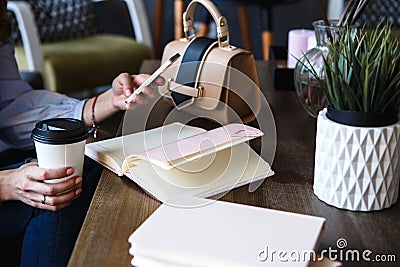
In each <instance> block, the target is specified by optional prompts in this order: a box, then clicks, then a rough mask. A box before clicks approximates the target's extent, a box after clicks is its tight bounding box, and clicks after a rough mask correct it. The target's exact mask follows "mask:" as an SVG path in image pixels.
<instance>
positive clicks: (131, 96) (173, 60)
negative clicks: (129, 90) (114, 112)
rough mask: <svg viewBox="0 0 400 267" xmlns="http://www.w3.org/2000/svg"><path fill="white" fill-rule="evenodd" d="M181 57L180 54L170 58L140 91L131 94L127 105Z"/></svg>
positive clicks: (145, 82)
mask: <svg viewBox="0 0 400 267" xmlns="http://www.w3.org/2000/svg"><path fill="white" fill-rule="evenodd" d="M180 56H181V55H180V54H179V53H176V54H175V55H173V56H172V57H170V58H169V59H168V60H167V61H165V62H164V63H163V64H162V65H161V66H160V67H159V68H158V69H157V70H156V71H155V72H153V74H151V76H150V77H149V78H147V80H146V81H144V82H143V83H142V84H141V85H140V86H139V88H138V89H136V90H135V91H134V92H133V94H131V95H130V96H129V97H128V98H127V99H126V100H125V103H126V104H128V103H130V102H132V100H133V98H134V97H135V95H138V94H140V93H141V92H142V91H143V88H144V87H146V86H148V85H150V84H151V83H152V82H153V81H154V80H155V79H156V78H157V77H158V76H160V75H161V73H163V72H164V71H165V70H166V69H167V68H168V67H169V66H171V65H172V63H174V62H175V61H176V60H177V59H178V58H179V57H180Z"/></svg>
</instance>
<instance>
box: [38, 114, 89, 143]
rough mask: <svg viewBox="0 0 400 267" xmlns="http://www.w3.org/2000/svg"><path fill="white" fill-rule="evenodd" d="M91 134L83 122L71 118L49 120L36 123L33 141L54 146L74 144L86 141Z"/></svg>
mask: <svg viewBox="0 0 400 267" xmlns="http://www.w3.org/2000/svg"><path fill="white" fill-rule="evenodd" d="M88 136H89V134H88V131H87V130H86V127H85V125H84V124H83V122H82V121H81V120H77V119H71V118H57V119H48V120H43V121H40V122H38V123H36V125H35V128H34V129H33V130H32V139H33V140H34V141H36V142H40V143H44V144H52V145H62V144H72V143H77V142H80V141H83V140H85V139H86V138H88Z"/></svg>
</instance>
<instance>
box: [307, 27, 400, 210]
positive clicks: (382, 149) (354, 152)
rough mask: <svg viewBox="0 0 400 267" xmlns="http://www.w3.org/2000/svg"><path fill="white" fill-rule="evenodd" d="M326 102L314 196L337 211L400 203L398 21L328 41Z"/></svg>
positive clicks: (319, 127) (321, 116)
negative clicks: (393, 26) (394, 29)
mask: <svg viewBox="0 0 400 267" xmlns="http://www.w3.org/2000/svg"><path fill="white" fill-rule="evenodd" d="M327 47H328V49H329V53H328V56H326V57H324V75H323V76H322V77H321V76H320V75H319V74H318V73H317V71H316V70H315V69H314V68H312V67H311V68H310V72H311V73H312V75H313V76H314V77H315V78H316V79H317V81H318V83H319V85H320V87H321V89H322V91H323V93H324V95H325V98H326V102H327V108H325V109H324V110H322V111H321V112H320V113H319V114H318V119H317V135H316V152H315V172H314V193H315V194H316V196H317V197H318V198H319V199H321V200H322V201H324V202H326V203H328V204H330V205H333V206H336V207H338V208H343V209H349V210H361V211H371V210H380V209H383V208H387V207H390V206H391V205H393V204H394V203H396V201H397V198H398V191H399V176H400V164H399V160H400V159H399V154H400V140H399V139H400V122H399V121H398V109H399V104H400V45H399V39H398V38H394V37H393V36H392V32H391V26H390V25H388V24H386V25H379V26H378V27H376V28H374V29H372V30H371V31H365V30H364V29H363V28H356V29H354V28H350V27H345V29H344V30H343V32H342V33H341V35H340V37H339V38H338V40H337V41H335V42H333V43H331V44H328V45H327Z"/></svg>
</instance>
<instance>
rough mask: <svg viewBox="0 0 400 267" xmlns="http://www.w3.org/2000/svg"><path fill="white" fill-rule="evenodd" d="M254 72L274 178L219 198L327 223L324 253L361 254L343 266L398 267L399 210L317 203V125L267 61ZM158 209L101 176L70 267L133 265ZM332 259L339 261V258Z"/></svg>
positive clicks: (139, 193) (123, 181) (132, 187)
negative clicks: (144, 227) (270, 130)
mask: <svg viewBox="0 0 400 267" xmlns="http://www.w3.org/2000/svg"><path fill="white" fill-rule="evenodd" d="M147 64H148V65H147V66H146V65H145V67H147V68H150V67H155V63H154V62H147ZM257 68H258V72H259V78H260V83H261V88H262V90H263V93H264V94H265V95H266V97H267V99H268V101H269V103H270V106H271V109H272V111H273V114H274V117H275V123H276V128H277V150H276V156H275V160H274V162H273V164H272V168H273V170H274V171H275V173H276V174H275V175H274V176H272V177H271V178H268V179H266V180H265V181H264V183H263V185H262V186H261V187H260V188H258V189H257V190H256V191H255V192H253V193H249V192H248V187H247V186H243V187H240V188H237V189H235V190H233V191H231V192H229V193H228V194H227V195H225V196H224V197H223V198H222V200H225V201H230V202H236V203H242V204H248V205H253V206H259V207H266V208H272V209H277V210H284V211H290V212H295V213H301V214H309V215H315V216H321V217H324V218H326V225H325V230H324V233H323V235H322V237H321V240H320V245H319V247H318V251H319V252H323V251H329V249H331V250H336V249H337V246H336V242H337V240H338V239H339V238H344V239H345V240H346V241H347V248H346V249H347V250H357V251H359V253H360V260H359V261H357V260H351V258H352V257H351V256H348V258H349V259H350V260H349V261H345V260H346V257H345V256H343V258H342V259H343V260H344V263H343V264H344V266H399V264H400V263H399V262H400V220H399V218H400V206H399V204H396V205H394V206H392V207H391V208H389V209H386V210H382V211H375V212H352V211H346V210H341V209H337V208H335V207H332V206H329V205H327V204H325V203H324V202H322V201H320V200H319V199H318V198H317V197H316V196H315V195H314V194H313V188H312V186H313V166H314V149H315V130H316V120H315V119H313V118H311V117H309V116H308V115H307V114H306V112H305V111H303V110H302V108H301V106H300V104H299V102H298V101H297V98H296V95H295V92H293V91H275V90H274V89H273V88H272V84H273V76H272V71H271V67H270V65H269V62H257ZM144 71H146V68H145V69H144ZM148 71H151V69H148ZM160 204H161V203H160V202H158V201H157V200H155V199H153V198H152V197H150V196H149V195H148V194H146V193H145V192H144V191H143V190H142V189H141V188H140V187H138V186H137V185H136V184H134V183H133V182H132V181H130V180H128V179H127V178H119V177H117V176H116V175H114V174H113V173H111V172H110V171H107V170H104V172H103V174H102V177H101V179H100V183H99V185H98V187H97V190H96V193H95V196H94V198H93V201H92V204H91V206H90V209H89V212H88V214H87V216H86V219H85V222H84V225H83V227H82V230H81V233H80V235H79V238H78V240H77V243H76V245H75V248H74V251H73V254H72V256H71V259H70V263H69V266H96V267H99V266H130V261H131V256H130V255H129V253H128V250H129V247H130V245H129V243H128V241H127V240H128V237H129V235H130V234H131V233H132V232H133V231H134V230H135V229H136V228H137V227H138V226H139V225H140V224H141V223H142V222H143V221H144V220H145V219H146V218H147V217H148V216H150V214H151V213H152V212H153V211H154V210H155V209H156V208H157V207H158V206H159V205H160ZM260 231H262V229H260ZM260 249H262V248H260ZM346 249H344V250H343V251H344V252H346ZM367 249H368V250H370V251H371V252H372V254H371V255H369V257H370V258H371V259H372V260H373V259H374V257H375V256H376V255H378V254H379V255H380V254H382V255H387V254H391V255H395V257H396V260H397V262H386V263H382V262H377V261H371V262H366V261H364V260H363V259H362V257H361V255H362V252H363V251H364V250H367ZM325 253H326V252H325ZM331 255H332V256H337V257H340V255H339V253H336V252H332V254H331ZM326 256H327V254H326ZM383 257H384V256H383ZM381 258H382V257H381Z"/></svg>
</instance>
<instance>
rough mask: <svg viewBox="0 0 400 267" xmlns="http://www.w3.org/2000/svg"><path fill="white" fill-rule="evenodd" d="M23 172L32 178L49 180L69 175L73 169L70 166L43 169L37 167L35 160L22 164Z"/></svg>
mask: <svg viewBox="0 0 400 267" xmlns="http://www.w3.org/2000/svg"><path fill="white" fill-rule="evenodd" d="M22 170H23V174H24V175H25V176H26V177H28V178H30V179H34V180H39V181H41V180H51V179H60V178H63V177H67V176H70V175H72V174H73V173H74V169H73V168H71V167H61V168H57V169H44V168H39V167H38V164H37V162H31V163H28V164H26V165H25V166H23V168H22Z"/></svg>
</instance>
